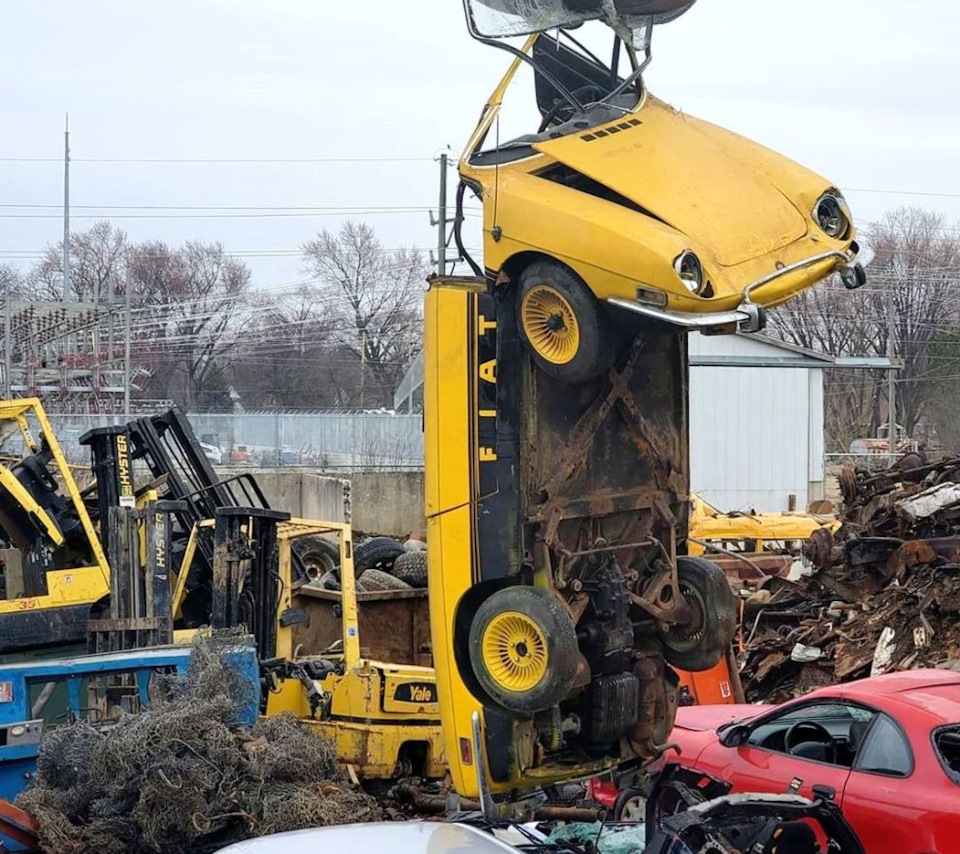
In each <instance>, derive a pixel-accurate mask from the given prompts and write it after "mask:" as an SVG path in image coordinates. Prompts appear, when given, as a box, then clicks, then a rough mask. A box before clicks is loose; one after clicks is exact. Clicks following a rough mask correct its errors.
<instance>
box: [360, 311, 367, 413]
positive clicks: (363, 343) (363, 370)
mask: <svg viewBox="0 0 960 854" xmlns="http://www.w3.org/2000/svg"><path fill="white" fill-rule="evenodd" d="M366 378H367V330H366V327H364V328H363V329H361V330H360V408H361V409H363V384H364V380H365V379H366Z"/></svg>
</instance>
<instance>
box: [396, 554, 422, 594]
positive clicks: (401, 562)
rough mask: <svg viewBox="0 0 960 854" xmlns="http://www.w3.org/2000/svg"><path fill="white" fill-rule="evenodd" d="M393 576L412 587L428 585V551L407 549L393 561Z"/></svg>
mask: <svg viewBox="0 0 960 854" xmlns="http://www.w3.org/2000/svg"><path fill="white" fill-rule="evenodd" d="M392 574H393V576H394V577H395V578H399V579H400V580H401V581H406V582H407V584H409V585H410V586H411V587H426V586H427V553H426V552H424V551H416V552H414V551H406V552H404V553H403V554H402V555H398V556H397V559H396V560H395V561H394V562H393V573H392Z"/></svg>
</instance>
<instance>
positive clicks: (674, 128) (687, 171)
mask: <svg viewBox="0 0 960 854" xmlns="http://www.w3.org/2000/svg"><path fill="white" fill-rule="evenodd" d="M465 4H466V8H467V18H468V23H469V26H470V28H471V32H472V34H473V35H474V36H475V37H476V38H479V39H480V40H481V41H484V42H485V43H488V44H491V45H495V46H497V47H501V48H504V49H506V50H508V51H510V52H511V53H512V54H514V62H513V64H512V65H511V67H510V69H509V71H508V72H507V74H506V76H505V77H504V78H503V80H502V81H501V83H500V85H499V86H498V87H497V88H496V90H495V91H494V93H493V95H492V96H491V98H490V100H489V101H488V103H487V105H486V108H485V109H484V111H483V114H482V117H481V119H480V123H479V124H478V126H477V128H476V130H475V131H474V133H473V135H472V136H471V138H470V140H469V142H468V143H467V146H466V149H465V152H464V154H463V156H462V158H461V160H460V165H459V170H460V175H461V187H460V191H459V194H458V205H459V208H460V211H459V214H458V217H457V221H458V224H459V223H460V222H461V221H462V203H463V195H464V191H465V189H466V188H469V189H471V190H472V191H473V192H474V193H475V194H476V195H477V196H478V197H479V198H480V199H481V200H482V202H483V231H484V241H483V251H484V259H483V260H484V265H483V266H484V268H485V269H481V267H480V265H478V264H476V263H475V262H474V263H473V266H474V270H475V272H476V273H477V274H478V275H481V274H485V275H486V276H487V277H488V279H489V280H491V281H496V282H497V284H498V285H499V286H504V287H512V288H514V289H515V291H516V299H517V319H518V325H519V328H520V332H521V335H522V337H523V339H524V340H525V342H526V344H527V345H528V347H529V348H530V350H531V351H532V354H533V356H534V358H535V360H536V362H537V363H538V364H539V366H540V367H541V368H542V369H543V370H545V371H547V372H549V373H551V374H552V375H554V376H556V377H559V378H561V379H564V380H566V381H569V382H583V381H586V380H589V379H591V378H593V377H595V376H597V375H598V374H599V373H601V372H603V371H604V370H605V369H606V368H607V367H608V364H609V359H610V353H611V351H612V350H613V349H614V348H612V347H610V346H608V344H609V342H610V340H611V338H610V334H611V331H612V330H611V328H610V323H611V320H616V319H617V317H618V314H619V317H621V318H623V317H624V314H623V313H625V312H626V313H632V314H634V315H641V316H643V317H646V318H653V319H656V320H660V321H666V322H668V323H672V324H676V325H677V326H679V327H684V328H689V329H702V330H707V331H713V332H730V331H734V330H736V329H741V330H744V331H758V330H759V329H761V328H763V325H764V315H763V309H764V308H767V307H772V306H776V305H778V304H780V303H783V302H785V301H786V300H788V299H790V298H791V297H793V296H795V295H796V294H798V293H800V292H801V291H803V290H805V289H806V288H809V287H811V286H812V285H814V284H816V283H817V282H819V281H821V280H822V279H824V278H825V277H827V276H829V275H831V274H833V273H839V274H840V276H841V277H842V280H843V282H844V284H845V285H846V286H847V287H849V288H856V287H859V286H860V285H862V284H863V283H864V282H865V281H866V275H865V273H864V269H863V265H862V264H861V263H860V259H858V255H859V253H860V247H859V246H858V244H857V242H856V240H855V236H856V235H855V229H854V226H853V220H852V217H851V215H850V211H849V209H848V207H847V203H846V202H845V200H844V198H843V196H842V195H841V193H840V192H839V191H838V190H837V189H836V187H834V186H833V185H832V184H831V183H830V182H829V181H828V180H826V179H825V178H821V177H819V176H818V175H816V174H814V173H813V172H811V171H809V170H808V169H805V168H804V167H802V166H800V165H798V164H796V163H794V162H793V161H791V160H789V159H787V158H786V157H783V156H781V155H780V154H777V153H776V152H774V151H771V150H769V149H767V148H764V147H763V146H760V145H758V144H757V143H754V142H751V141H750V140H748V139H744V138H743V137H741V136H738V135H736V134H734V133H731V132H730V131H727V130H724V129H723V128H720V127H717V126H716V125H712V124H709V123H708V122H705V121H701V120H700V119H696V118H694V117H693V116H689V115H687V114H685V113H682V112H680V111H678V110H676V109H674V108H673V107H671V106H670V105H669V104H666V103H664V102H663V101H660V100H659V99H657V98H656V97H654V96H653V95H652V94H650V93H649V92H648V91H647V89H646V87H645V86H644V82H643V70H644V68H645V67H646V65H647V64H648V63H649V60H650V37H651V32H652V30H653V24H655V23H662V22H665V21H668V20H672V19H673V18H675V17H677V16H678V15H680V14H682V13H683V12H684V11H686V10H687V9H688V8H689V7H690V6H692V5H693V3H692V2H690V0H687V2H679V0H538V2H536V3H532V4H531V3H530V2H528V0H465ZM533 7H536V15H532V14H531V12H530V9H531V8H533ZM610 9H617V10H620V12H622V14H618V15H613V14H612V13H609V12H608V10H610ZM600 18H603V19H604V20H605V21H606V23H608V24H610V25H612V26H613V30H614V33H615V36H614V49H613V54H612V56H613V59H612V61H611V62H610V63H609V64H607V63H605V62H602V61H601V60H599V59H598V58H597V57H596V56H595V55H594V54H593V53H591V51H590V50H588V49H587V48H586V47H584V45H583V44H582V43H581V42H580V41H579V40H578V39H577V38H575V37H574V35H573V33H572V32H571V29H570V28H571V27H574V28H575V27H576V26H579V25H580V24H581V23H583V22H585V21H588V20H591V19H600ZM547 25H555V26H557V27H558V28H557V29H556V30H555V31H551V34H548V33H546V32H543V29H544V28H545V26H547ZM553 32H555V33H556V35H553V34H552V33H553ZM523 33H532V35H529V37H528V38H527V41H526V43H525V44H524V45H523V47H522V48H516V47H513V46H512V45H511V44H510V43H509V42H506V41H504V40H503V37H505V36H510V35H519V34H523ZM621 57H622V58H623V62H621ZM524 64H529V65H532V66H533V68H534V70H535V82H536V98H537V106H538V109H539V112H540V115H541V122H540V126H539V127H538V128H531V130H532V131H533V132H532V133H530V134H528V135H526V136H522V137H519V138H516V139H511V140H509V141H500V140H498V141H497V142H495V143H494V144H492V145H491V144H490V143H491V137H492V136H493V137H496V136H498V134H497V133H496V127H497V126H498V125H497V123H498V119H499V115H500V110H501V104H502V102H503V98H504V95H505V93H506V91H507V88H508V87H509V85H510V84H511V82H512V81H513V80H514V78H515V76H516V75H517V73H518V71H519V70H520V68H521V66H523V65H524ZM621 64H624V65H628V66H629V68H628V70H627V72H626V73H625V75H624V76H621V75H620V74H619V73H618V67H619V66H620V65H621ZM492 131H493V133H492ZM457 239H458V246H459V247H460V248H461V251H463V243H462V240H460V236H459V228H458V229H457Z"/></svg>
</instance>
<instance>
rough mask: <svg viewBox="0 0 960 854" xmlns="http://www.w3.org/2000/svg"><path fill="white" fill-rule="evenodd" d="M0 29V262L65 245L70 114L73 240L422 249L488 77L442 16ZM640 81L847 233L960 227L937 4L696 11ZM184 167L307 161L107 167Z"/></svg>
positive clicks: (263, 265) (263, 260) (212, 16)
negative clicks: (444, 168)
mask: <svg viewBox="0 0 960 854" xmlns="http://www.w3.org/2000/svg"><path fill="white" fill-rule="evenodd" d="M0 27H2V30H0V32H2V42H0V43H2V50H0V71H2V73H0V263H2V262H3V261H4V260H7V261H13V262H14V263H17V264H20V265H22V266H24V267H25V266H27V265H29V263H30V261H31V256H34V255H35V254H36V253H37V252H38V251H39V250H40V249H42V247H43V246H44V245H45V244H47V243H50V242H54V241H56V240H57V239H58V238H59V236H60V234H61V233H62V224H61V222H60V220H59V215H60V213H59V210H58V209H57V206H58V205H60V204H61V202H62V180H63V177H62V165H61V164H59V163H58V162H56V158H59V157H61V156H62V146H63V137H62V130H63V118H64V113H65V112H66V111H69V113H70V126H71V131H72V134H71V148H72V154H73V157H74V158H75V162H74V164H73V170H72V201H73V205H74V211H73V225H74V230H79V229H82V228H83V227H85V226H89V225H90V224H91V223H92V222H94V221H95V220H96V219H98V218H110V219H112V220H113V221H114V222H115V223H116V224H118V225H122V227H124V228H125V229H126V230H127V231H128V233H129V234H130V236H131V237H132V238H133V239H136V240H141V239H149V238H157V239H162V240H166V241H168V242H170V243H174V244H177V243H180V242H182V241H184V240H187V239H191V238H201V239H204V240H218V241H221V242H222V243H223V244H224V246H225V247H226V248H227V249H228V250H231V251H235V252H237V253H239V254H242V255H244V256H245V258H246V260H247V261H248V262H249V263H250V265H251V267H252V268H253V270H254V273H255V283H256V284H257V285H258V286H260V287H274V288H281V287H289V286H290V285H291V284H293V283H295V282H297V281H299V280H300V279H302V272H301V271H300V269H299V261H298V258H297V256H296V251H297V248H298V247H299V246H300V244H301V243H302V242H303V241H304V240H306V239H308V238H309V237H310V236H311V235H312V234H313V233H314V232H316V231H317V230H318V229H321V228H336V227H337V226H338V225H339V223H340V222H341V221H342V219H343V218H344V217H343V216H342V215H341V214H337V215H333V216H317V215H309V216H305V215H302V214H303V212H302V211H296V210H291V208H296V207H311V208H314V209H316V208H331V209H335V210H338V211H342V210H343V209H345V208H364V207H367V208H370V207H373V208H376V209H380V210H381V212H379V213H376V214H370V215H368V216H364V215H362V214H359V213H358V214H355V215H354V216H355V218H365V219H368V220H369V221H370V222H371V223H373V224H374V225H375V226H376V227H377V229H378V231H379V233H380V235H381V237H382V239H383V241H384V243H385V245H386V246H388V247H396V246H400V245H408V246H409V245H417V246H423V247H429V246H432V245H433V244H434V242H435V238H434V234H433V232H432V230H431V228H430V226H429V222H428V219H427V214H426V212H425V211H419V210H413V211H410V210H409V209H410V208H420V207H425V206H430V205H435V204H436V197H437V167H436V166H435V164H434V163H433V161H432V158H433V157H434V155H435V154H436V153H437V152H438V151H439V150H440V149H442V148H443V147H444V146H446V145H450V146H452V147H453V148H454V149H456V150H459V148H460V146H461V145H462V144H463V142H464V141H465V140H466V138H467V136H468V135H469V133H470V131H471V130H472V128H473V126H474V124H475V122H476V119H477V116H478V114H479V111H480V108H481V107H482V104H483V102H484V100H485V99H486V96H487V95H488V94H489V91H490V90H491V89H492V88H493V86H494V85H495V83H496V81H497V79H498V78H499V76H500V75H501V73H502V72H503V70H504V68H505V65H506V64H507V62H508V58H507V57H506V55H505V54H503V53H501V52H499V51H495V50H492V49H490V48H487V47H484V46H482V45H479V44H476V43H474V42H473V41H472V40H471V39H470V38H469V37H468V35H467V33H466V29H465V26H464V22H463V12H462V8H461V5H460V0H408V2H404V0H349V2H348V0H189V1H188V0H163V2H157V0H136V2H130V0H125V2H120V0H21V2H14V0H5V2H4V3H3V18H2V25H0ZM647 80H648V84H649V86H650V88H651V89H652V90H653V91H654V92H655V93H656V94H657V95H658V96H660V97H661V98H664V99H665V100H667V101H670V102H671V103H673V104H674V105H675V106H677V107H679V108H681V109H683V110H685V111H687V112H689V113H692V114H694V115H698V116H701V117H703V118H706V119H709V120H711V121H714V122H716V123H718V124H722V125H724V126H726V127H729V128H731V129H732V130H735V131H738V132H740V133H743V134H745V135H747V136H749V137H752V138H754V139H756V140H758V141H759V142H762V143H764V144H766V145H770V146H771V147H773V148H776V149H778V150H780V151H782V152H783V153H785V154H787V155H789V156H791V157H793V158H794V159H796V160H799V161H800V162H802V163H804V164H805V165H807V166H809V167H811V168H813V169H815V170H817V171H818V172H821V173H823V174H824V175H826V176H828V177H830V178H831V179H832V180H833V181H835V182H836V183H837V184H838V185H839V186H840V187H841V188H842V189H843V190H844V191H845V192H846V193H847V196H848V198H849V200H850V201H851V204H852V207H853V210H854V216H855V217H856V219H857V220H858V221H861V222H866V221H870V220H873V219H876V218H878V217H880V216H882V215H883V213H884V211H886V210H888V209H890V208H892V207H896V206H897V205H901V204H912V205H918V206H923V207H927V208H931V209H935V210H938V211H941V212H943V213H944V214H945V215H947V216H948V218H949V219H950V221H951V223H952V224H953V225H956V224H957V222H960V170H958V168H957V165H956V164H957V159H958V156H960V97H958V86H960V3H958V2H955V0H912V2H910V3H901V2H896V0H804V2H802V3H800V2H793V3H790V2H787V0H726V2H725V0H700V2H699V3H698V4H697V5H696V6H695V7H694V9H693V10H692V11H691V12H689V13H688V14H687V15H686V16H685V17H683V18H681V19H680V20H678V21H676V22H675V23H673V24H670V25H667V26H665V27H663V28H661V29H660V30H658V32H657V33H656V36H655V40H654V62H653V65H652V66H651V68H650V71H649V72H648V74H647ZM22 158H52V159H53V160H52V162H25V161H24V160H22ZM190 158H193V159H199V160H216V159H220V160H244V159H247V160H268V161H282V160H284V159H293V160H297V159H327V161H328V162H313V163H305V162H268V163H264V162H259V163H254V162H246V163H236V162H234V163H224V162H221V163H212V162H206V163H183V162H176V163H157V162H151V163H143V162H141V163H129V162H127V163H123V162H116V161H118V160H123V159H190ZM337 158H396V159H393V160H390V161H388V162H365V163H359V162H329V161H331V160H336V159H337ZM85 159H102V160H106V161H113V162H98V163H94V162H83V161H84V160H85ZM881 191H914V192H916V193H924V194H929V195H909V194H906V193H903V192H897V193H893V192H881ZM937 194H939V195H937ZM21 205H38V206H42V205H48V206H51V207H48V208H44V207H18V206H21ZM81 206H82V207H81ZM103 206H126V207H125V208H121V209H120V210H114V211H111V210H110V209H109V208H106V207H103ZM144 206H146V209H144ZM157 206H171V208H170V209H168V210H167V211H159V212H158V211H157V210H155V208H156V207H157ZM178 206H181V207H183V208H185V209H181V210H177V209H176V207H178ZM211 207H214V208H217V207H219V208H223V209H226V210H221V211H211V210H210V208H211ZM152 208H153V209H152ZM197 208H203V209H199V210H198V209H197ZM256 208H261V209H270V208H274V209H275V208H286V209H287V210H256ZM396 208H406V209H408V210H406V211H401V210H396ZM385 209H393V210H385ZM157 213H161V214H162V216H161V217H157V216H156V214H157ZM211 213H220V214H227V215H228V216H217V217H212V216H210V214H211ZM268 213H269V214H274V215H272V216H263V215H262V214H268ZM281 213H282V214H284V215H283V216H279V215H276V214H281ZM289 214H295V215H289ZM472 228H474V229H477V230H478V229H479V225H478V221H477V220H473V223H472ZM467 242H468V243H469V244H470V245H473V246H476V245H478V244H479V233H476V234H468V236H467Z"/></svg>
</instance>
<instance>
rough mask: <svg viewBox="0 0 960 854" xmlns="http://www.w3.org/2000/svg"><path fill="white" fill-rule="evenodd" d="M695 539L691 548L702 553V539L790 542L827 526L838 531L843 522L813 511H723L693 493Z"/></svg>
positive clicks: (759, 543)
mask: <svg viewBox="0 0 960 854" xmlns="http://www.w3.org/2000/svg"><path fill="white" fill-rule="evenodd" d="M690 504H691V512H690V528H689V533H690V537H691V540H690V541H689V542H688V545H687V551H688V552H689V553H690V554H692V555H702V554H703V553H704V551H705V549H704V547H703V546H702V545H700V544H699V543H698V542H696V541H697V540H700V541H701V542H710V543H716V542H728V543H738V542H743V541H745V540H755V541H756V542H757V548H758V549H759V548H760V547H761V544H762V543H765V542H789V541H797V540H808V539H810V537H811V536H812V535H813V532H814V531H816V530H818V529H820V528H826V529H827V530H828V531H830V532H831V533H835V532H836V531H837V530H839V528H840V521H839V520H838V519H835V518H833V517H831V516H815V515H812V514H809V513H753V514H748V513H723V512H721V511H720V510H718V509H717V508H716V507H713V506H712V505H710V504H708V503H707V502H706V501H704V500H703V499H702V498H701V497H700V496H698V495H692V496H691V501H690Z"/></svg>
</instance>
